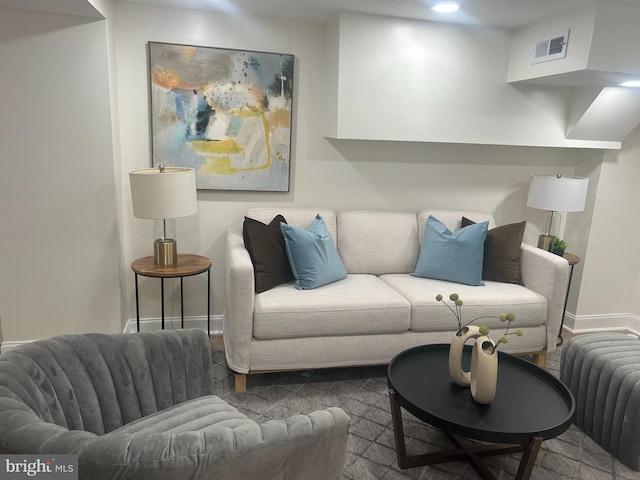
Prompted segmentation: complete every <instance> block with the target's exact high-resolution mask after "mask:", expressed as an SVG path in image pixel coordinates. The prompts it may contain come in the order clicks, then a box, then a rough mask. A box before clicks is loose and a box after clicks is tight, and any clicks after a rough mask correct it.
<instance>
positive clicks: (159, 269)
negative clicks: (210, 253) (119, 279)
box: [131, 253, 211, 278]
mask: <svg viewBox="0 0 640 480" xmlns="http://www.w3.org/2000/svg"><path fill="white" fill-rule="evenodd" d="M210 268H211V260H210V259H208V258H207V257H203V256H201V255H194V254H191V253H179V254H178V263H176V264H175V265H156V264H155V263H154V259H153V255H152V256H149V257H142V258H139V259H137V260H134V261H133V263H131V270H133V271H134V272H135V273H138V274H140V275H144V276H145V277H158V278H174V277H188V276H190V275H198V274H199V273H203V272H206V271H207V270H209V269H210Z"/></svg>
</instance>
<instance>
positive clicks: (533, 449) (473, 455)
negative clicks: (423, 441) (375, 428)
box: [389, 389, 542, 480]
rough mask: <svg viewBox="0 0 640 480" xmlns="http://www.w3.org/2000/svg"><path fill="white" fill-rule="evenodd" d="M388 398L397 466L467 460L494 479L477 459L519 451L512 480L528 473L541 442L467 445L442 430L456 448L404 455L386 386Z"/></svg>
mask: <svg viewBox="0 0 640 480" xmlns="http://www.w3.org/2000/svg"><path fill="white" fill-rule="evenodd" d="M389 401H390V403H391V417H392V419H393V434H394V437H395V443H396V455H397V457H398V466H399V467H400V468H401V469H403V470H404V469H407V468H414V467H423V466H425V465H435V464H437V463H448V462H456V461H460V460H467V461H468V462H469V463H470V464H471V466H472V467H473V468H474V470H475V471H476V472H477V473H478V474H479V475H480V477H481V478H483V479H488V480H496V477H495V476H494V475H493V474H492V473H491V471H490V470H489V469H488V468H487V466H486V465H485V464H484V462H483V461H482V460H481V458H482V457H490V456H494V455H508V454H511V453H520V452H522V458H521V460H520V466H519V468H518V473H517V474H516V476H515V478H516V480H527V479H528V478H529V476H530V475H531V471H532V470H533V466H534V464H535V461H536V457H537V456H538V451H539V450H540V445H542V438H541V437H533V438H532V439H531V442H530V443H529V444H526V445H469V444H467V442H465V441H464V440H462V439H461V438H460V437H458V436H456V435H452V434H450V433H448V432H443V433H444V434H445V435H446V436H447V438H448V439H449V440H450V441H451V443H453V445H455V446H456V447H457V450H451V451H446V452H435V453H426V454H423V455H411V456H408V455H407V449H406V444H405V439H404V428H403V426H402V413H401V411H400V405H399V404H398V402H397V401H396V393H395V391H394V390H393V389H389Z"/></svg>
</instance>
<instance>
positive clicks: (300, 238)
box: [280, 215, 347, 290]
mask: <svg viewBox="0 0 640 480" xmlns="http://www.w3.org/2000/svg"><path fill="white" fill-rule="evenodd" d="M280 228H281V229H282V233H283V234H284V243H285V249H286V251H287V256H288V257H289V264H290V265H291V271H292V272H293V276H294V277H295V279H296V288H297V289H298V290H309V289H312V288H316V287H321V286H322V285H326V284H328V283H333V282H337V281H338V280H342V279H344V278H345V277H346V276H347V272H346V271H345V269H344V266H343V265H342V261H341V260H340V256H339V255H338V251H337V250H336V246H335V243H334V242H333V239H332V238H331V234H330V233H329V230H327V227H326V225H325V224H324V221H323V220H322V216H320V215H316V218H315V219H314V220H313V222H311V224H310V225H309V226H308V227H307V228H306V229H305V228H300V227H294V226H291V225H287V224H286V223H281V224H280Z"/></svg>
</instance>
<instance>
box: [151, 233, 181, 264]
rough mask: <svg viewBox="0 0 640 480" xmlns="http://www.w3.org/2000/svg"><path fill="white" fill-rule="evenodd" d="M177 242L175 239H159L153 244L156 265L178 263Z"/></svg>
mask: <svg viewBox="0 0 640 480" xmlns="http://www.w3.org/2000/svg"><path fill="white" fill-rule="evenodd" d="M176 245H177V242H176V241H175V240H174V239H173V238H164V239H162V238H159V239H158V240H155V241H154V242H153V261H154V263H155V264H156V265H175V264H176V263H178V248H177V246H176Z"/></svg>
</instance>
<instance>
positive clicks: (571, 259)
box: [563, 252, 580, 265]
mask: <svg viewBox="0 0 640 480" xmlns="http://www.w3.org/2000/svg"><path fill="white" fill-rule="evenodd" d="M563 257H564V258H566V259H567V262H569V265H575V264H576V263H578V262H579V261H580V257H579V256H577V255H574V254H573V253H569V252H564V255H563Z"/></svg>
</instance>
